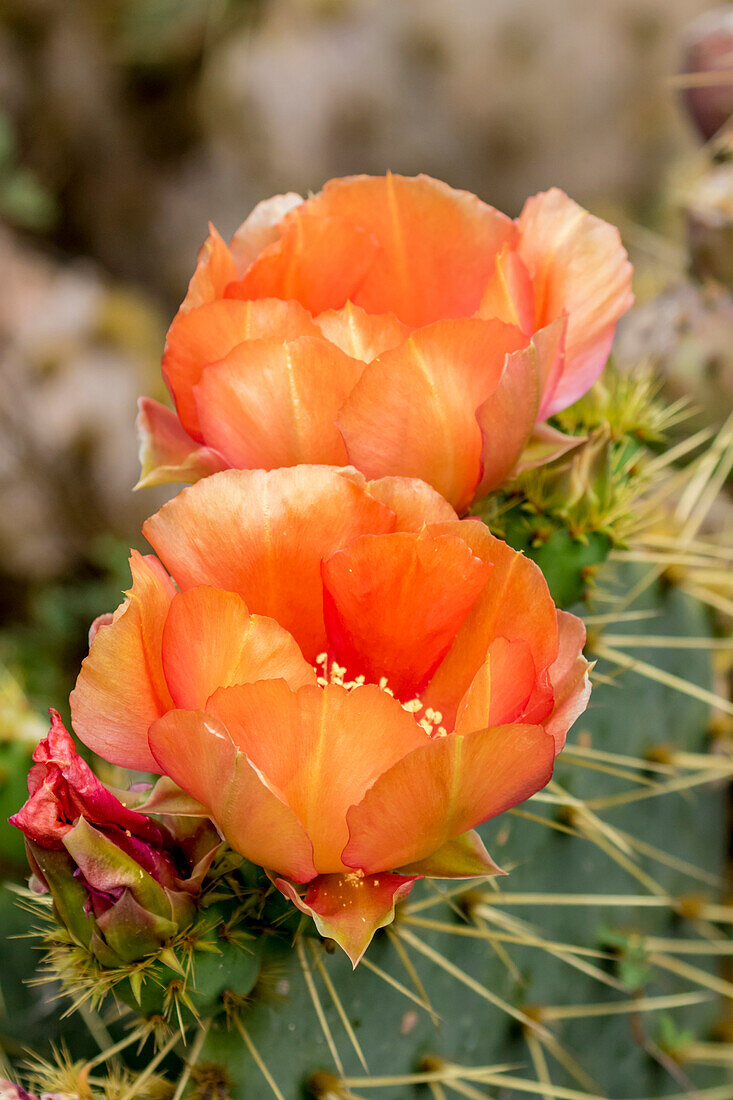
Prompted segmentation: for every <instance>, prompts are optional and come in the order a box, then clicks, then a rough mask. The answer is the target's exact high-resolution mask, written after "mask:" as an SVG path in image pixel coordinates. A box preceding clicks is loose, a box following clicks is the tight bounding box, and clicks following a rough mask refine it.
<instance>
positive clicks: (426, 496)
mask: <svg viewBox="0 0 733 1100" xmlns="http://www.w3.org/2000/svg"><path fill="white" fill-rule="evenodd" d="M367 490H368V492H369V496H371V497H374V499H375V500H381V502H382V504H386V505H387V507H388V508H391V509H392V511H393V512H394V514H395V517H396V526H395V531H421V530H422V528H423V527H424V526H425V524H426V523H450V522H451V521H452V520H456V519H458V516H457V515H456V513H455V510H454V509H453V508H451V506H450V504H449V503H448V501H447V500H445V498H444V497H442V496H441V495H440V493H439V492H437V490H435V489H433V487H432V485H428V483H427V482H426V481H420V479H419V478H416V477H380V478H379V479H378V480H377V481H370V482H368V483H367Z"/></svg>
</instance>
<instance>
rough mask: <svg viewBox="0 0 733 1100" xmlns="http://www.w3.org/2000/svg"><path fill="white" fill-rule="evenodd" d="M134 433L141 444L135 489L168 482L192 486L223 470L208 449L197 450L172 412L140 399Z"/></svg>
mask: <svg viewBox="0 0 733 1100" xmlns="http://www.w3.org/2000/svg"><path fill="white" fill-rule="evenodd" d="M138 409H139V412H138V416H137V433H138V439H139V441H140V451H139V455H140V466H141V471H140V480H139V481H138V483H137V485H136V486H135V488H136V489H143V488H148V487H149V486H151V485H164V484H167V483H168V482H172V481H173V482H179V481H184V482H192V481H198V479H199V478H200V477H207V476H208V475H209V474H215V473H216V472H217V470H224V469H225V468H226V466H227V463H226V461H225V460H224V459H223V458H222V456H221V455H220V454H218V453H217V452H216V451H213V450H212V449H211V447H200V446H199V445H198V443H196V442H195V441H194V440H193V439H192V438H191V436H190V435H189V434H188V432H186V431H184V429H183V428H182V427H181V422H180V420H179V419H178V417H177V416H176V414H175V413H174V412H171V410H170V409H167V408H166V407H165V405H161V404H160V402H158V401H153V400H151V398H149V397H141V398H140V400H139V401H138Z"/></svg>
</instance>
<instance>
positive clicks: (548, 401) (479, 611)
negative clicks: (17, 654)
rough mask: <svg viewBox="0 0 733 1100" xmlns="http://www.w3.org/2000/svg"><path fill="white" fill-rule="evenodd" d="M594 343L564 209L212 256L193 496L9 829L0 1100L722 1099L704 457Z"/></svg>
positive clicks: (345, 189) (157, 434)
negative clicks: (19, 849)
mask: <svg viewBox="0 0 733 1100" xmlns="http://www.w3.org/2000/svg"><path fill="white" fill-rule="evenodd" d="M630 302H631V293H630V265H629V263H628V259H627V257H626V253H625V251H624V249H623V247H622V246H621V243H620V240H619V237H618V233H617V232H616V230H615V229H614V228H613V227H611V226H610V225H608V224H606V223H604V222H602V221H601V220H600V219H598V218H595V217H592V216H591V215H589V214H588V213H587V212H586V211H583V210H582V208H580V207H579V206H577V204H575V203H574V202H572V200H570V199H569V198H568V197H567V196H565V195H564V194H563V193H562V192H560V191H557V190H556V189H553V190H552V191H549V192H546V193H544V194H541V195H538V196H535V197H534V198H532V199H530V200H528V202H527V204H526V205H525V207H524V210H523V212H522V214H521V216H520V217H519V218H518V219H516V220H515V221H512V220H510V219H509V218H506V217H505V216H504V215H503V214H501V213H500V212H498V211H496V210H494V209H493V208H492V207H489V206H487V205H486V204H484V203H482V202H480V201H479V200H478V199H476V198H475V197H474V196H470V195H468V194H466V193H464V192H457V191H454V190H453V189H451V188H449V187H447V186H446V185H444V184H441V183H439V182H438V181H435V180H431V179H429V178H428V177H417V178H415V179H407V178H404V177H400V176H386V177H383V178H382V177H374V178H372V177H353V178H350V179H345V180H334V181H331V182H330V183H329V184H328V185H327V186H326V187H325V188H324V189H323V191H322V192H320V193H319V194H317V195H315V196H311V197H310V198H308V199H307V200H305V201H303V200H301V199H300V198H299V197H298V196H295V195H285V196H278V197H276V198H275V199H272V200H268V201H267V202H265V203H263V204H261V205H260V207H258V208H257V209H256V210H255V211H254V213H253V214H252V215H251V216H250V218H249V219H247V221H246V222H245V223H244V224H243V226H242V227H241V228H240V229H239V230H238V231H237V233H236V234H235V236H234V237H233V238H232V240H231V241H230V242H229V244H226V243H225V242H224V241H223V240H222V238H221V237H220V236H219V235H218V233H216V231H215V230H212V232H211V234H210V236H209V238H208V239H207V241H206V243H205V246H204V248H203V249H202V252H201V254H200V257H199V261H198V265H197V268H196V271H195V273H194V275H193V278H192V280H191V283H190V286H189V291H188V294H187V296H186V298H185V300H184V302H183V304H182V305H181V307H180V310H179V312H178V314H177V315H176V317H175V319H174V321H173V323H172V325H171V329H170V331H169V334H168V339H167V342H166V348H165V353H164V359H163V374H164V378H165V381H166V384H167V386H168V388H169V390H170V393H171V396H172V398H173V400H174V403H175V412H174V411H173V410H172V409H167V408H165V407H164V406H162V405H159V404H158V403H157V402H154V401H151V400H149V399H143V400H142V401H141V405H140V418H139V430H140V439H141V462H142V475H141V481H140V486H141V487H145V486H148V485H152V484H160V483H168V482H186V483H188V484H187V485H186V487H185V488H183V489H181V490H180V491H179V492H177V493H174V492H171V497H170V499H168V500H167V502H166V503H165V504H163V506H162V507H160V508H159V509H158V510H157V511H155V512H154V513H153V514H152V515H150V517H149V519H148V520H146V522H145V524H144V526H143V535H144V537H145V538H146V539H147V541H148V543H149V546H150V548H151V552H150V553H146V554H141V553H138V552H137V551H134V550H133V551H132V553H131V556H130V574H131V583H130V586H129V588H128V590H127V591H126V593H125V596H124V599H123V601H122V602H121V603H120V604H119V606H118V607H117V608H116V609H112V608H99V611H100V612H101V614H100V615H99V617H98V618H97V619H95V621H94V622H93V624H92V626H91V630H90V635H89V652H88V655H87V656H86V658H85V659H84V661H83V663H82V666H81V669H80V671H79V674H78V678H77V679H76V685H75V687H74V689H73V691H72V693H71V696H70V700H69V720H67V721H64V720H63V719H62V717H61V714H60V713H59V712H57V711H56V710H53V709H52V710H51V712H50V715H51V719H50V728H47V727H46V728H44V729H43V730H42V732H41V734H40V736H39V739H38V744H36V746H35V748H34V750H33V757H32V763H31V766H30V769H29V771H28V776H27V798H25V801H23V799H24V797H25V795H22V796H21V795H20V794H18V795H17V797H16V802H15V804H13V805H11V806H9V811H12V813H10V826H12V827H14V830H15V831H14V834H13V835H14V837H15V839H16V843H17V842H20V841H21V840H22V843H23V845H24V848H25V856H26V858H27V862H28V865H29V868H30V878H29V879H28V880H27V881H28V884H27V886H26V885H20V884H19V883H18V882H17V881H16V882H15V883H13V884H12V885H10V886H7V887H6V888H5V889H4V890H3V893H2V903H1V904H2V912H3V913H4V914H6V917H5V919H6V923H7V927H8V933H9V935H11V936H12V937H13V939H12V940H9V941H8V943H10V944H11V945H12V946H11V948H10V950H9V951H7V952H6V954H7V966H6V967H4V968H3V970H2V971H1V972H0V988H1V990H2V1004H1V1006H0V1009H1V1011H2V1018H1V1019H0V1041H1V1042H2V1057H3V1061H2V1062H0V1076H4V1077H5V1079H6V1080H5V1081H2V1080H0V1100H10V1098H14V1100H23V1098H24V1097H25V1098H27V1097H29V1096H30V1097H32V1098H34V1097H56V1098H57V1100H60V1098H66V1100H69V1098H72V1100H136V1098H137V1100H252V1098H257V1100H259V1098H261V1097H274V1098H275V1100H305V1098H307V1097H311V1098H313V1100H364V1098H365V1097H367V1098H368V1097H371V1096H375V1097H378V1098H380V1100H412V1098H414V1100H419V1098H420V1097H422V1096H425V1097H430V1098H431V1100H448V1098H449V1097H456V1096H457V1097H468V1098H469V1100H476V1098H498V1097H501V1098H504V1097H507V1098H508V1097H512V1098H513V1097H519V1096H522V1095H530V1096H531V1095H534V1096H537V1097H539V1098H541V1100H549V1098H557V1100H599V1098H601V1097H607V1098H609V1100H654V1098H656V1097H683V1096H687V1095H693V1096H697V1097H700V1098H705V1100H726V1098H727V1097H729V1096H731V1092H730V1084H729V1081H728V1079H727V1078H728V1071H729V1068H730V1063H731V1062H732V1061H733V1054H732V1051H733V1032H732V1030H731V1028H732V1026H733V1024H732V1018H731V1015H730V1011H729V1009H730V1004H731V1001H733V983H732V982H731V980H730V979H731V975H730V973H729V972H728V970H727V969H726V967H725V966H724V965H723V961H724V960H725V959H726V958H727V957H728V956H729V955H730V953H731V949H730V940H729V938H728V929H729V927H730V925H731V923H733V908H731V906H730V904H729V899H728V897H727V895H726V873H727V867H726V851H725V847H726V846H725V840H724V836H725V827H726V819H727V799H728V785H729V782H730V778H731V772H732V770H733V769H732V767H731V761H730V753H729V751H728V742H727V736H728V733H729V728H730V720H731V718H732V717H733V704H731V703H730V701H729V700H728V698H727V697H726V692H725V677H726V674H727V672H729V666H727V665H726V654H727V655H729V654H730V650H731V646H730V640H729V639H728V638H725V637H723V636H722V633H723V625H724V624H725V621H726V620H725V616H726V615H729V614H730V612H731V610H733V606H732V605H731V603H730V592H729V586H728V587H726V584H727V583H728V582H727V581H726V578H727V577H728V573H727V570H728V569H729V567H730V564H732V563H731V557H732V555H731V553H730V549H729V547H728V546H726V545H725V544H724V542H723V541H722V540H720V539H719V538H718V537H717V536H716V534H715V528H714V527H712V526H711V519H710V517H711V513H712V509H713V506H714V504H715V502H716V499H717V497H718V495H719V493H720V490H721V487H722V486H723V484H724V482H725V480H726V478H727V477H728V475H729V473H730V470H731V466H732V465H733V419H731V420H730V421H728V422H727V423H726V424H725V425H724V427H723V429H722V430H721V431H720V432H719V434H718V435H717V436H715V437H712V438H711V433H705V432H703V433H698V434H697V435H695V436H692V437H691V438H690V439H687V438H685V436H684V429H683V428H682V430H681V425H683V418H684V412H685V410H684V407H683V405H682V404H681V403H680V404H677V405H673V406H671V407H670V406H668V405H665V403H664V402H663V401H662V400H661V399H660V397H659V394H658V392H657V386H656V382H655V380H654V378H653V375H652V374H651V372H650V371H649V370H647V369H646V368H645V367H640V368H638V369H636V370H634V371H633V372H628V373H622V372H617V371H615V370H614V369H613V368H611V367H609V366H607V365H606V360H607V358H608V354H609V350H610V346H611V340H612V337H613V332H614V329H615V325H616V322H617V321H618V319H619V317H620V316H621V314H622V313H623V312H624V311H625V310H626V309H627V308H628V306H629V304H630ZM716 616H717V617H716ZM591 687H592V690H591ZM8 740H9V742H10V744H11V747H12V748H14V743H13V738H12V736H11V737H9V738H8ZM11 758H12V753H9V755H8V759H11ZM18 771H19V769H18V768H17V767H15V769H14V776H15V777H17V773H18ZM7 790H8V792H9V794H8V797H11V796H12V794H14V793H15V791H16V784H15V780H14V781H13V784H9V785H8V788H7ZM29 979H30V980H29Z"/></svg>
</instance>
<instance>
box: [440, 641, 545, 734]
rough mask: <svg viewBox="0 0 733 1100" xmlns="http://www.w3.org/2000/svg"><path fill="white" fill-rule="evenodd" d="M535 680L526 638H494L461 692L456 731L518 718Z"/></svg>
mask: <svg viewBox="0 0 733 1100" xmlns="http://www.w3.org/2000/svg"><path fill="white" fill-rule="evenodd" d="M536 681H537V673H536V672H535V667H534V661H533V660H532V652H531V650H530V648H529V646H528V645H527V643H526V642H524V641H521V640H516V641H513V642H508V641H507V640H506V638H495V639H494V641H493V642H492V643H491V645H490V646H489V652H488V654H487V657H486V660H485V661H484V663H483V664H482V666H481V668H480V669H479V670H478V672H477V673H476V675H475V676H474V678H473V680H472V681H471V686H470V687H469V689H468V691H467V692H466V694H465V695H464V696H463V698H462V699H461V702H460V706H459V707H458V714H457V715H456V725H455V730H456V733H471V732H472V731H473V730H480V729H485V728H486V726H504V725H508V724H509V723H510V722H518V721H521V719H522V717H523V715H524V711H525V708H526V706H527V704H528V702H529V700H530V697H531V695H532V692H533V690H534V688H535V685H536Z"/></svg>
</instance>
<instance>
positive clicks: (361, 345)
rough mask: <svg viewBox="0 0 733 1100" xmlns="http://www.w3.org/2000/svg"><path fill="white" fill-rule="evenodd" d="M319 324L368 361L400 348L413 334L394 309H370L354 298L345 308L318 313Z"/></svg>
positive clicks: (325, 332) (348, 350)
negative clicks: (367, 310)
mask: <svg viewBox="0 0 733 1100" xmlns="http://www.w3.org/2000/svg"><path fill="white" fill-rule="evenodd" d="M316 324H317V325H318V327H319V329H320V330H321V332H322V333H323V335H324V336H325V337H326V339H327V340H330V341H331V343H332V344H335V345H336V346H337V347H339V348H341V350H342V351H344V352H346V354H347V355H351V356H352V357H353V358H354V359H362V360H363V361H364V362H365V363H371V361H372V359H376V358H377V356H378V355H382V354H383V352H385V351H389V350H390V348H396V347H397V345H398V344H401V343H402V342H403V341H404V340H406V339H407V337H408V336H409V335H410V330H409V329H408V328H407V327H406V325H403V324H402V322H401V321H398V320H397V318H396V317H395V315H394V313H380V314H372V313H366V312H365V311H364V310H363V309H361V307H360V306H355V305H354V303H353V302H347V303H346V305H345V306H344V307H343V309H329V310H327V311H326V312H325V313H322V314H321V315H320V317H316Z"/></svg>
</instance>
